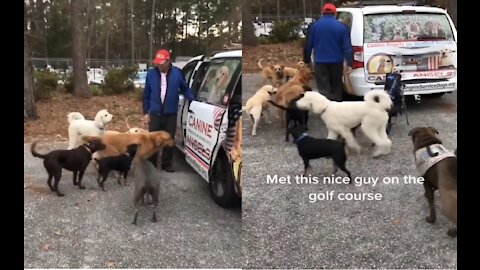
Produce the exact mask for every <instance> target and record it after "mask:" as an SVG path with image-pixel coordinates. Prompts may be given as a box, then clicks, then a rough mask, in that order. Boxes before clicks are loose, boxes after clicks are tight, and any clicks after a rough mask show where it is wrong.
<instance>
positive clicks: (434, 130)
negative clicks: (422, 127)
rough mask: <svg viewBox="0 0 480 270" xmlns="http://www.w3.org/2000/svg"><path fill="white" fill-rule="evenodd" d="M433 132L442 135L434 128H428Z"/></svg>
mask: <svg viewBox="0 0 480 270" xmlns="http://www.w3.org/2000/svg"><path fill="white" fill-rule="evenodd" d="M428 128H429V129H430V130H431V131H433V132H434V133H435V134H440V133H439V132H438V130H437V129H436V128H434V127H428Z"/></svg>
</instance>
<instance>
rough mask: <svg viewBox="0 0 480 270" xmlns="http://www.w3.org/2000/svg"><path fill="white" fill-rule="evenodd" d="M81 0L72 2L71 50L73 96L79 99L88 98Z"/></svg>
mask: <svg viewBox="0 0 480 270" xmlns="http://www.w3.org/2000/svg"><path fill="white" fill-rule="evenodd" d="M83 4H84V2H83V0H72V2H71V17H72V43H73V44H72V48H73V54H72V55H73V94H74V95H75V96H79V97H89V96H90V93H89V91H88V85H87V84H88V80H87V66H86V63H85V60H86V59H85V39H84V32H83V26H84V23H83V22H84V20H83Z"/></svg>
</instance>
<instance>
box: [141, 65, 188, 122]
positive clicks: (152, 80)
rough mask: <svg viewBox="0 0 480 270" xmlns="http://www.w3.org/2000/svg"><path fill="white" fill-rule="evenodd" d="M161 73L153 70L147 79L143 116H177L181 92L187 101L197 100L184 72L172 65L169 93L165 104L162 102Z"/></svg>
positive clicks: (169, 76) (168, 78)
mask: <svg viewBox="0 0 480 270" xmlns="http://www.w3.org/2000/svg"><path fill="white" fill-rule="evenodd" d="M160 80H161V77H160V71H159V70H158V68H151V69H150V70H149V71H148V72H147V78H146V79H145V89H144V90H143V114H149V113H153V114H175V113H177V111H178V96H179V94H180V91H179V90H181V91H182V92H183V95H184V96H185V98H186V99H188V100H190V101H192V100H194V99H195V97H194V95H193V93H192V90H190V88H189V87H188V86H187V83H186V82H185V78H184V77H183V73H182V71H181V70H180V69H179V68H177V67H175V66H173V65H171V64H170V68H169V69H168V73H167V92H166V94H165V99H164V103H163V104H162V102H161V100H160Z"/></svg>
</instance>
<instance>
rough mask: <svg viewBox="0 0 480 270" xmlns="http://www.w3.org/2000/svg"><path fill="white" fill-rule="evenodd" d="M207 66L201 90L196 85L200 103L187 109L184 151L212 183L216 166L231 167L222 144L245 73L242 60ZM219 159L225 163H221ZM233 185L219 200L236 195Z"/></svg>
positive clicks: (219, 60) (202, 69) (213, 62)
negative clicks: (235, 93)
mask: <svg viewBox="0 0 480 270" xmlns="http://www.w3.org/2000/svg"><path fill="white" fill-rule="evenodd" d="M204 64H205V66H204V67H202V66H201V67H199V70H198V72H201V73H203V74H204V76H199V78H202V81H201V82H200V83H199V87H198V88H197V87H195V85H193V86H192V88H197V89H198V92H197V95H196V96H197V100H196V101H193V102H191V103H190V105H189V106H188V109H187V108H186V107H185V108H184V110H185V109H187V111H186V127H185V139H184V141H185V146H184V149H185V151H184V152H185V159H186V161H187V163H188V164H190V165H191V166H192V168H194V170H195V171H197V172H198V173H199V174H200V175H201V176H202V177H203V178H204V179H205V180H206V181H208V182H209V183H211V182H212V177H215V173H213V174H212V168H213V166H214V165H215V164H217V165H218V164H220V163H222V164H223V163H224V162H226V163H224V166H227V164H228V157H227V156H226V154H225V153H223V150H222V145H223V143H224V141H225V139H226V136H227V128H228V105H229V102H230V98H231V95H232V92H233V90H234V89H235V86H236V84H238V83H239V82H238V81H239V78H240V74H241V59H240V58H216V59H215V58H214V59H211V60H210V61H209V62H206V63H204ZM204 64H202V65H204ZM194 84H195V82H194ZM219 151H220V152H221V153H222V154H221V155H220V154H219ZM217 156H218V158H219V159H222V160H221V161H218V158H217ZM226 158H227V159H226ZM225 159H226V160H225ZM232 177H233V174H232ZM230 182H231V183H229V185H228V189H227V190H225V187H221V189H222V190H216V191H217V192H219V193H218V195H220V196H219V197H221V198H223V197H225V198H227V197H231V196H234V193H235V188H234V183H233V182H234V181H233V180H231V181H230ZM230 193H232V194H230ZM213 195H214V200H215V201H216V202H217V203H219V204H228V203H227V201H229V199H225V203H223V202H224V199H221V200H220V201H218V200H217V199H216V198H215V194H213Z"/></svg>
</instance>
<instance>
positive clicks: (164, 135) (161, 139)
mask: <svg viewBox="0 0 480 270" xmlns="http://www.w3.org/2000/svg"><path fill="white" fill-rule="evenodd" d="M155 145H156V146H166V145H168V146H173V140H172V136H170V134H169V133H168V132H165V131H159V133H158V134H157V135H156V136H155Z"/></svg>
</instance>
